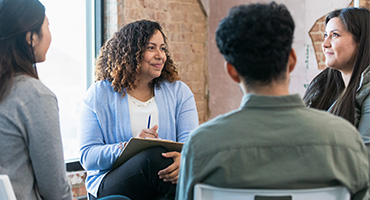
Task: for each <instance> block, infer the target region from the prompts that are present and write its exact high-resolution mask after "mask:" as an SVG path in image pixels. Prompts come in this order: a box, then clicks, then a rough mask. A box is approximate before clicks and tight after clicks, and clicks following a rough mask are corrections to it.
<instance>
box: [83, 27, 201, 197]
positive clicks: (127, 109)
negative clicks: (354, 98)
mask: <svg viewBox="0 0 370 200" xmlns="http://www.w3.org/2000/svg"><path fill="white" fill-rule="evenodd" d="M96 77H97V82H96V83H95V84H93V85H92V86H91V87H90V89H89V90H88V92H87V95H86V97H85V98H84V100H83V103H82V105H81V111H80V113H81V115H80V143H81V148H80V155H81V156H80V161H81V164H82V166H83V167H84V168H85V170H87V178H86V187H87V191H88V193H89V195H90V199H96V198H101V197H106V196H109V195H124V196H127V197H128V198H130V199H132V200H136V199H138V200H141V199H147V200H150V199H159V198H161V199H174V198H175V192H176V183H177V180H178V174H179V167H180V158H181V154H180V153H179V152H176V151H173V152H167V151H166V150H165V149H164V148H159V147H154V148H149V149H147V150H144V151H142V152H140V153H138V154H137V155H135V156H134V157H132V158H131V159H129V160H128V161H127V162H125V163H124V164H123V165H121V166H119V167H118V168H116V169H114V170H112V166H113V164H114V163H115V162H116V160H117V158H118V156H119V155H120V153H121V152H122V148H123V147H124V145H125V143H126V142H128V141H129V140H130V139H131V138H132V137H140V138H161V139H167V140H172V141H176V142H184V141H185V140H186V138H187V137H188V134H189V132H190V131H191V130H193V129H194V128H196V127H197V126H198V114H197V109H196V106H195V100H194V95H193V93H192V92H191V90H190V89H189V87H188V86H187V85H186V84H185V83H183V82H181V81H179V75H178V72H177V68H176V66H175V65H174V62H173V60H172V59H171V57H170V54H169V51H168V48H167V41H166V36H165V35H164V33H163V31H162V28H161V26H160V25H159V24H158V23H157V22H152V21H147V20H141V21H136V22H132V23H129V24H127V25H125V26H124V27H122V28H121V29H120V30H119V31H118V32H116V33H115V34H114V35H113V37H112V38H111V39H110V40H108V41H107V42H106V44H105V45H104V46H103V47H102V49H101V51H100V57H99V59H98V61H97V68H96ZM148 116H150V119H148V118H149V117H148Z"/></svg>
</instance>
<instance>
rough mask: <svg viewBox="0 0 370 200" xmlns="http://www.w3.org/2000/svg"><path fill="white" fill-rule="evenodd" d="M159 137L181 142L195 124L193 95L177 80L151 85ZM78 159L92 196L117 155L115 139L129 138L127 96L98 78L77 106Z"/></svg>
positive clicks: (195, 111) (116, 140)
mask: <svg viewBox="0 0 370 200" xmlns="http://www.w3.org/2000/svg"><path fill="white" fill-rule="evenodd" d="M154 93H155V101H156V103H157V107H158V117H159V127H160V128H159V132H158V135H159V137H160V138H163V139H169V140H173V141H177V142H185V140H186V138H187V137H188V135H189V132H190V131H191V130H193V129H194V128H196V127H197V126H198V124H199V122H198V113H197V109H196V105H195V100H194V95H193V93H192V92H191V90H190V89H189V87H188V86H187V85H186V84H185V83H183V82H181V81H175V82H173V83H169V82H166V81H165V82H163V83H161V84H160V88H157V87H155V90H154ZM79 125H80V126H79V140H80V162H81V164H82V166H83V167H84V169H85V170H86V171H87V177H86V188H87V191H88V192H89V193H90V194H92V195H94V196H96V195H97V192H98V188H99V185H100V182H101V181H102V179H103V177H104V176H105V174H107V173H108V172H109V171H110V169H111V167H112V165H113V163H114V162H115V161H116V159H117V157H118V156H119V154H120V153H121V152H120V149H119V148H118V145H119V142H126V141H128V140H129V139H130V138H131V137H132V132H131V124H130V112H129V107H128V102H127V95H125V96H124V97H122V94H120V93H117V92H115V91H114V89H113V87H112V86H111V83H110V82H108V81H99V82H96V83H95V84H93V85H92V86H91V87H90V88H89V90H88V91H87V94H86V97H85V98H84V99H83V102H82V105H81V107H80V122H79Z"/></svg>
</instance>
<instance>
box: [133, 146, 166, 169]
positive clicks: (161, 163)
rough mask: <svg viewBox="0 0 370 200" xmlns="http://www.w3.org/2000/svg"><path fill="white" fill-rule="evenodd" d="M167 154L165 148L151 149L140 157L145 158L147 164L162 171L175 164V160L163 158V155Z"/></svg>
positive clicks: (143, 152)
mask: <svg viewBox="0 0 370 200" xmlns="http://www.w3.org/2000/svg"><path fill="white" fill-rule="evenodd" d="M166 152H167V149H166V148H164V147H151V148H148V149H145V150H143V151H142V152H140V153H139V154H138V156H139V157H141V158H143V160H144V161H145V164H148V165H150V166H151V167H154V168H157V169H159V170H161V169H164V168H166V167H168V166H169V165H171V164H172V163H173V159H171V158H165V157H163V156H162V153H166Z"/></svg>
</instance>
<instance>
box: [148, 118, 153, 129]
mask: <svg viewBox="0 0 370 200" xmlns="http://www.w3.org/2000/svg"><path fill="white" fill-rule="evenodd" d="M151 116H152V114H149V117H148V129H149V128H150V118H151Z"/></svg>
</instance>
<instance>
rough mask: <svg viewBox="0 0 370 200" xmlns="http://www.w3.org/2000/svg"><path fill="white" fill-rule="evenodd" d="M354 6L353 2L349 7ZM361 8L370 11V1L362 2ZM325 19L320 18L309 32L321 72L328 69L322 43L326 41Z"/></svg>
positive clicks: (363, 0) (364, 0)
mask: <svg viewBox="0 0 370 200" xmlns="http://www.w3.org/2000/svg"><path fill="white" fill-rule="evenodd" d="M353 4H354V3H353V1H352V3H351V4H350V5H349V6H353ZM360 7H365V8H367V9H370V0H360ZM325 17H326V15H325V16H322V17H321V18H319V19H318V20H317V21H316V23H315V24H314V25H313V26H312V28H311V30H310V31H309V35H310V38H311V41H312V46H313V47H314V50H315V56H316V62H317V66H318V68H319V69H320V70H323V69H325V67H326V65H325V56H324V53H323V51H322V48H321V43H322V42H323V39H324V31H325Z"/></svg>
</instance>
